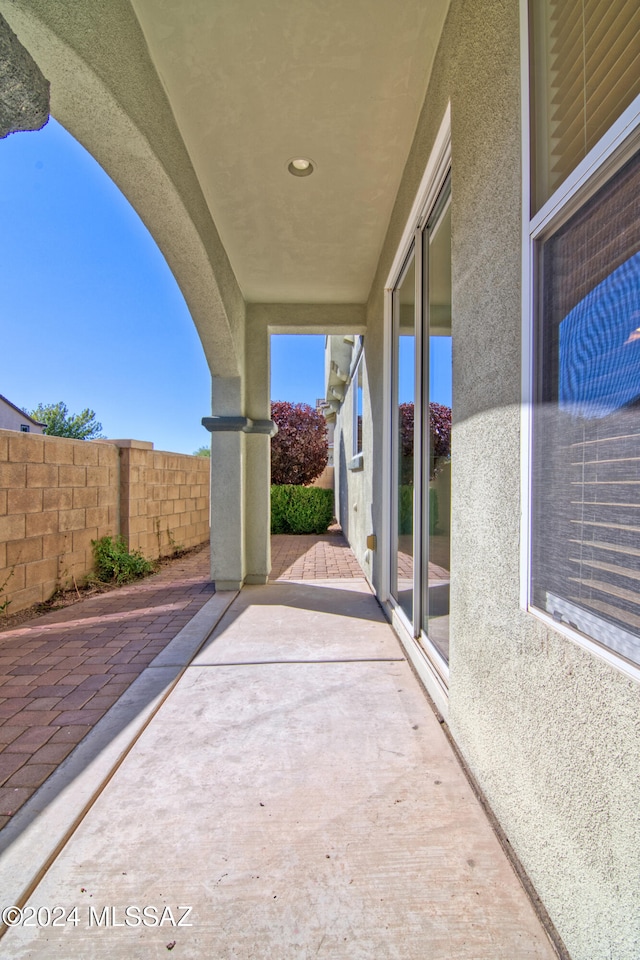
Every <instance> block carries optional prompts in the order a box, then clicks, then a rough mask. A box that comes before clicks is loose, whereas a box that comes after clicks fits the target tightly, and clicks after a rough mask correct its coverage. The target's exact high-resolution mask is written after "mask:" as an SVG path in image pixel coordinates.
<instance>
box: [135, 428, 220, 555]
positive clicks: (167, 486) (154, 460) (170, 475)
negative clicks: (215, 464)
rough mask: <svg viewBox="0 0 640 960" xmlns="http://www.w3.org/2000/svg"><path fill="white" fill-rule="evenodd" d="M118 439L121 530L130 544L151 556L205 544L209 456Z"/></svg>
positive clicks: (207, 516) (168, 553) (207, 525)
mask: <svg viewBox="0 0 640 960" xmlns="http://www.w3.org/2000/svg"><path fill="white" fill-rule="evenodd" d="M118 443H119V444H121V447H120V504H121V508H120V509H121V530H122V534H123V536H124V537H126V539H127V541H128V543H129V548H130V549H131V550H142V552H143V553H144V555H145V556H146V557H151V558H153V559H155V558H157V557H161V556H163V557H164V556H169V555H170V554H172V553H173V552H174V551H175V550H176V549H177V548H184V547H194V546H196V545H197V544H199V543H204V541H205V540H207V539H208V537H209V470H210V460H209V458H208V457H190V456H187V455H184V454H179V453H166V452H165V451H164V450H153V449H152V446H151V444H145V443H143V442H142V441H139V440H127V441H124V440H123V441H118ZM125 444H126V445H125Z"/></svg>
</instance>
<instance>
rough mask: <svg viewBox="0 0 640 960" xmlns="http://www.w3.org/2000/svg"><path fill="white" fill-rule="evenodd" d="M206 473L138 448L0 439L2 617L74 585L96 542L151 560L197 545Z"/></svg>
mask: <svg viewBox="0 0 640 960" xmlns="http://www.w3.org/2000/svg"><path fill="white" fill-rule="evenodd" d="M209 468H210V463H209V460H208V459H206V458H203V457H191V456H186V455H182V454H174V453H165V452H163V451H159V450H153V446H152V444H150V443H145V442H143V441H136V440H118V441H114V442H105V441H94V442H87V441H82V440H66V439H62V438H59V437H47V436H37V435H35V434H31V433H24V434H23V433H18V432H16V431H12V430H0V616H1V614H2V610H1V607H2V604H4V602H5V601H10V604H9V606H8V608H7V609H8V612H9V613H15V612H17V611H19V610H23V609H25V608H26V607H29V606H31V605H32V604H34V603H40V602H42V601H43V600H47V599H48V598H49V597H50V596H51V595H52V594H53V593H54V592H55V591H56V590H57V589H59V588H60V587H65V586H70V585H72V584H73V582H74V578H75V580H76V582H79V581H80V580H81V579H82V578H83V577H85V576H86V575H87V574H88V573H90V571H91V570H92V567H93V555H92V549H91V541H92V540H97V539H99V538H100V537H103V536H107V535H116V534H118V533H122V535H123V536H124V537H125V539H126V540H127V542H128V543H129V548H130V549H132V550H134V549H138V550H142V552H143V553H144V555H145V556H147V557H149V558H151V559H156V558H157V557H159V556H167V555H170V554H171V553H173V552H174V551H175V550H176V549H178V548H186V547H193V546H196V545H198V544H200V543H204V542H205V541H206V540H207V539H208V537H209Z"/></svg>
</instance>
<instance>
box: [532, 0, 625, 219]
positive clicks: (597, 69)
mask: <svg viewBox="0 0 640 960" xmlns="http://www.w3.org/2000/svg"><path fill="white" fill-rule="evenodd" d="M530 9H531V38H532V101H533V103H532V106H533V110H532V130H531V134H532V154H533V155H532V163H533V169H534V178H533V179H534V183H533V184H532V187H533V189H532V206H533V210H532V212H535V211H537V210H539V209H540V207H541V206H542V204H543V203H544V202H545V201H546V200H547V199H548V198H549V197H550V196H551V194H552V193H553V192H554V190H555V189H556V188H557V187H558V186H559V185H560V184H561V183H562V181H563V180H564V179H565V178H566V177H567V176H568V175H569V174H570V173H571V171H572V170H573V169H574V168H575V167H576V166H577V164H578V163H579V162H580V161H581V160H582V159H583V157H585V156H586V154H587V153H588V152H589V150H591V148H592V147H593V146H594V145H595V144H596V143H597V142H598V140H599V139H600V137H602V135H603V134H604V133H605V132H606V131H607V130H608V128H609V127H610V126H611V125H612V124H613V123H614V121H615V120H616V119H617V118H618V117H619V116H620V114H621V113H623V111H624V110H625V109H626V108H627V107H628V106H629V104H630V103H631V102H632V101H633V99H634V98H635V97H636V96H637V95H638V94H639V93H640V3H639V2H638V0H532V2H531V8H530Z"/></svg>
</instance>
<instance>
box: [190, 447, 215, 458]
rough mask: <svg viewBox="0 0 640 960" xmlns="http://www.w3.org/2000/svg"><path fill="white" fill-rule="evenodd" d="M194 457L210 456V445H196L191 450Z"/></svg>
mask: <svg viewBox="0 0 640 960" xmlns="http://www.w3.org/2000/svg"><path fill="white" fill-rule="evenodd" d="M193 456H194V457H210V456H211V447H198V449H197V450H194V451H193Z"/></svg>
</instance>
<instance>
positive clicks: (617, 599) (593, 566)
mask: <svg viewBox="0 0 640 960" xmlns="http://www.w3.org/2000/svg"><path fill="white" fill-rule="evenodd" d="M639 197H640V155H637V156H636V157H635V158H633V159H632V160H631V161H629V162H628V163H627V164H626V165H625V166H624V167H623V168H622V170H620V171H619V172H618V173H617V174H616V175H615V177H613V178H612V180H611V181H610V183H609V184H607V185H606V186H605V187H604V188H602V189H601V190H600V191H599V192H598V193H596V194H595V196H594V197H593V198H591V200H589V201H588V202H587V203H586V204H585V206H584V207H583V208H582V209H581V210H580V211H579V212H578V213H577V214H575V215H574V216H573V217H572V218H571V219H570V220H569V221H568V222H567V223H566V224H565V225H564V226H562V227H561V228H560V229H559V230H558V231H557V232H556V233H555V234H554V235H553V236H552V237H550V238H549V239H548V240H547V241H546V242H545V243H544V244H543V245H542V262H543V286H542V309H541V313H542V316H541V324H540V340H539V345H538V358H537V359H538V369H539V376H538V397H537V400H538V402H537V404H536V409H535V415H534V485H533V495H534V500H533V504H534V512H533V529H532V538H533V566H532V598H533V602H534V604H535V606H538V607H540V608H541V609H543V610H545V611H546V612H548V613H549V614H551V615H552V616H553V617H554V618H555V619H557V620H558V621H560V622H563V623H567V624H569V625H571V626H573V627H574V628H576V629H577V630H579V631H581V632H582V633H584V634H587V635H588V636H590V637H592V638H593V639H595V640H597V641H598V642H600V643H602V644H604V645H606V646H607V647H609V648H611V649H613V650H615V651H616V652H618V653H620V654H622V655H623V656H625V657H626V658H627V659H629V660H631V661H633V662H635V663H640V201H639V199H638V198H639Z"/></svg>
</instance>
